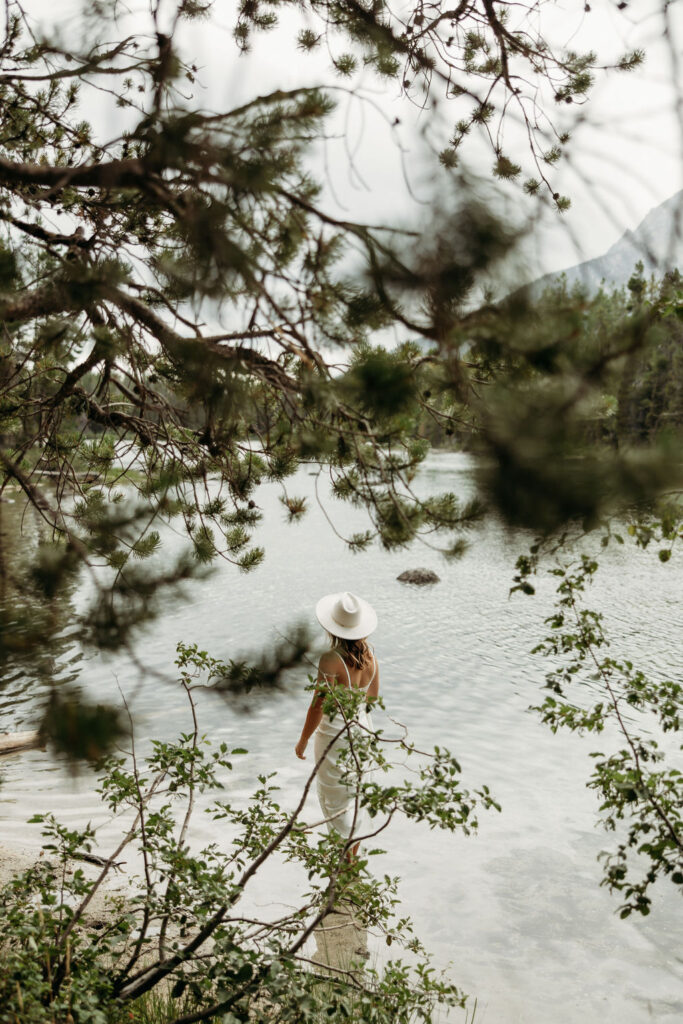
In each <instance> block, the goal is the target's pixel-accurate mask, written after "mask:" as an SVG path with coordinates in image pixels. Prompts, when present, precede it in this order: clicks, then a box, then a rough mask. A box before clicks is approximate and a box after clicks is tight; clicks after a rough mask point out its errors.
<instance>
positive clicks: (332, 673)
mask: <svg viewBox="0 0 683 1024" xmlns="http://www.w3.org/2000/svg"><path fill="white" fill-rule="evenodd" d="M319 670H320V675H321V676H324V677H325V679H326V680H327V681H328V682H330V683H331V682H332V681H333V680H334V681H335V682H336V683H340V684H341V685H342V686H347V687H350V688H351V689H352V690H367V689H369V687H370V686H371V684H372V683H373V681H374V679H375V675H376V673H377V662H376V660H375V656H374V654H373V653H372V652H371V651H368V657H367V658H366V659H365V661H364V663H363V664H362V665H361V666H360V667H359V666H357V665H349V663H348V662H347V661H346V660H345V658H344V656H343V654H342V652H341V651H338V650H336V649H332V650H331V651H327V652H326V653H325V654H323V656H322V658H321V659H320V665H319Z"/></svg>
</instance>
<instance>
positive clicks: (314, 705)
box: [294, 591, 379, 856]
mask: <svg viewBox="0 0 683 1024" xmlns="http://www.w3.org/2000/svg"><path fill="white" fill-rule="evenodd" d="M315 614H316V617H317V619H318V622H319V623H320V625H321V626H322V627H323V629H326V630H327V632H328V634H329V636H330V641H331V645H332V646H331V649H330V650H329V651H326V652H325V654H323V656H322V657H321V659H320V662H319V664H318V678H317V680H316V682H317V683H319V684H320V683H326V684H327V686H328V687H330V686H332V687H334V686H345V687H347V688H349V689H353V690H364V691H365V693H366V694H367V697H368V699H369V700H374V699H375V698H376V697H377V695H378V693H379V668H378V667H377V661H376V660H375V655H374V654H373V652H372V650H371V649H370V646H369V644H368V642H367V638H368V636H369V635H370V633H372V632H373V631H374V630H375V629H376V628H377V614H376V612H375V610H374V609H373V608H372V607H371V606H370V605H369V604H368V602H367V601H363V599H362V598H360V597H356V595H355V594H350V593H349V592H348V591H346V592H344V593H341V594H328V595H327V596H326V597H322V598H321V599H320V600H319V601H318V604H317V605H316V609H315ZM324 699H325V694H324V692H322V693H321V691H320V687H318V688H316V690H315V693H314V694H313V700H312V701H311V705H310V707H309V709H308V714H307V715H306V721H305V722H304V727H303V729H302V731H301V737H300V739H299V742H298V743H297V745H296V747H295V748H294V749H295V752H296V756H297V757H300V758H301V759H302V760H305V759H306V758H305V753H304V752H305V750H306V746H307V744H308V741H309V740H310V738H311V736H312V735H313V733H315V747H314V750H315V761H316V764H318V762H320V761H321V758H322V763H320V766H319V768H318V774H317V776H316V782H317V787H318V800H319V801H320V808H321V810H322V812H323V815H324V817H325V821H326V822H327V826H328V828H329V829H334V831H335V832H338V833H339V835H341V836H343V837H344V838H345V839H348V838H349V837H350V836H351V835H353V834H355V835H358V833H359V831H361V817H360V811H359V808H358V807H357V801H356V793H355V792H354V790H353V789H352V788H351V787H349V785H348V784H347V783H345V782H343V781H342V774H343V772H342V768H340V766H339V765H338V764H337V756H338V754H339V748H340V747H342V746H348V742H349V736H348V733H347V731H346V730H344V732H343V733H342V734H341V736H340V737H339V738H338V739H337V740H335V741H334V743H332V746H330V741H331V740H332V737H333V736H335V735H336V734H337V733H338V732H339V730H340V729H341V728H342V727H343V724H344V720H343V718H342V717H341V715H337V716H335V718H334V720H330V718H328V716H327V715H325V714H323V707H322V706H323V701H324ZM354 722H357V723H358V724H359V725H360V726H365V727H366V728H371V727H372V723H371V721H370V716H369V714H368V712H367V711H366V710H365V705H363V706H362V707H361V708H360V710H359V711H358V712H357V714H356V717H355V719H354ZM316 730H317V731H316ZM328 747H329V749H327V748H328ZM359 845H360V844H359V843H356V844H355V845H354V846H353V847H352V848H351V852H352V855H354V856H355V855H356V853H357V852H358V847H359Z"/></svg>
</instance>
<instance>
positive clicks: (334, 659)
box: [318, 651, 342, 676]
mask: <svg viewBox="0 0 683 1024" xmlns="http://www.w3.org/2000/svg"><path fill="white" fill-rule="evenodd" d="M341 668H342V660H341V657H340V656H339V654H337V652H336V651H325V653H324V654H322V655H321V656H320V661H319V662H318V670H319V671H320V672H322V673H323V674H324V675H328V676H336V675H337V674H338V673H339V672H340V671H341Z"/></svg>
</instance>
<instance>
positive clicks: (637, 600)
mask: <svg viewBox="0 0 683 1024" xmlns="http://www.w3.org/2000/svg"><path fill="white" fill-rule="evenodd" d="M473 474H474V467H473V463H472V461H471V459H470V458H469V457H467V456H465V455H461V454H435V455H432V456H430V457H429V459H428V460H427V463H426V465H425V467H424V468H423V470H422V473H421V477H420V486H421V487H422V488H424V489H426V490H454V491H455V492H456V493H457V494H459V495H460V496H462V497H467V496H468V495H471V494H472V492H473V487H474V484H473ZM287 487H288V491H289V492H290V494H307V495H308V496H309V497H310V498H311V502H310V509H309V512H308V515H307V516H306V517H305V518H304V519H303V520H301V521H300V522H297V523H294V524H288V523H286V522H285V517H284V513H283V509H282V506H281V505H280V504H279V502H278V500H277V496H278V493H279V492H278V490H277V488H276V487H275V486H270V485H269V486H266V487H264V488H262V489H261V491H260V492H259V495H258V504H259V505H260V506H262V507H263V509H264V512H265V519H264V524H263V526H262V527H261V528H260V530H259V531H258V541H259V543H262V544H263V546H265V548H266V560H265V563H264V565H263V566H262V567H261V568H259V569H257V570H256V571H255V572H254V573H253V574H251V575H249V576H246V577H244V576H242V575H241V574H239V573H238V572H237V571H236V570H235V569H234V568H233V567H231V566H229V565H222V566H221V567H220V568H219V569H218V571H217V572H216V573H215V574H214V575H213V576H212V577H211V578H210V579H209V580H208V581H205V582H203V583H201V584H193V585H191V586H189V587H188V588H187V597H188V599H187V601H185V602H183V603H180V602H173V603H170V604H169V605H168V607H167V609H166V611H165V613H164V614H163V615H162V616H161V618H160V619H159V620H158V621H157V622H156V623H155V624H154V626H153V627H152V628H151V629H150V630H149V631H148V633H147V634H146V636H145V638H144V641H143V642H141V643H140V644H139V646H138V653H139V656H140V658H141V659H142V660H143V661H144V663H145V664H146V665H148V666H149V667H150V668H151V669H154V670H156V671H157V672H160V673H164V674H168V675H172V672H173V658H174V648H175V644H176V641H177V640H180V639H182V640H186V641H195V642H197V643H198V644H200V645H201V646H202V647H203V648H205V649H207V650H208V651H209V652H210V653H211V654H213V655H215V656H217V657H226V658H227V657H235V656H237V655H239V654H243V653H245V652H248V651H249V650H258V649H260V647H261V646H263V645H264V644H267V643H268V642H269V641H270V640H271V639H277V636H278V634H285V635H286V634H287V633H288V631H289V630H291V628H292V624H293V623H295V622H296V621H300V620H305V621H307V622H308V623H309V624H311V626H313V625H314V618H313V611H312V610H313V607H314V605H315V601H316V599H317V597H318V596H320V595H322V594H324V593H327V592H329V591H332V590H343V589H350V590H353V591H356V592H358V593H360V594H361V595H363V596H366V597H367V598H368V599H369V600H370V601H371V602H372V603H373V605H374V606H375V607H376V608H377V611H378V613H379V621H380V625H379V628H378V630H377V633H376V635H375V637H374V640H375V649H376V652H377V655H378V659H379V662H380V666H381V678H382V691H383V695H384V698H385V700H386V704H387V710H388V712H389V713H390V714H391V715H392V716H393V717H394V718H396V719H398V720H400V721H401V722H404V723H406V724H407V725H408V727H409V729H410V732H411V735H412V737H413V738H414V739H415V741H416V742H417V743H418V745H424V744H428V745H430V746H433V745H434V744H439V745H441V746H446V747H449V748H450V749H451V750H452V751H453V752H454V753H455V754H456V755H457V757H458V758H459V760H460V762H461V764H462V768H463V781H464V784H465V785H467V786H469V787H471V788H474V787H476V786H478V785H480V784H481V783H487V784H488V785H489V786H490V787H491V790H492V792H493V794H494V796H495V797H496V798H497V799H498V800H499V801H500V803H501V804H502V813H501V814H500V815H499V814H496V812H495V811H492V812H489V813H488V814H482V815H481V816H480V829H479V833H478V835H476V836H473V837H470V838H465V837H461V836H452V835H450V834H446V833H440V832H430V831H429V830H428V829H425V828H422V827H420V826H418V825H414V824H409V823H406V822H403V821H397V822H395V823H394V824H392V826H391V828H390V830H389V831H388V832H387V833H385V835H384V836H383V843H382V845H383V846H384V847H385V848H386V851H387V852H386V854H385V855H383V856H381V857H377V858H373V861H372V867H373V870H374V871H376V872H381V873H384V872H386V873H389V874H392V875H393V874H399V875H400V876H401V878H402V883H401V889H400V892H401V896H402V899H403V908H402V911H403V912H405V913H408V914H410V915H411V916H412V917H413V919H414V921H415V925H416V931H417V934H418V935H420V936H421V937H422V938H423V940H424V942H425V944H426V946H427V947H428V948H429V949H431V951H432V952H433V953H434V954H435V958H436V962H437V964H438V965H440V966H443V967H446V966H449V965H450V968H449V969H450V973H451V975H452V977H453V979H454V980H455V981H456V982H457V983H458V984H459V985H460V986H461V987H462V988H463V989H464V990H465V991H466V992H469V993H470V994H471V995H472V997H473V998H474V997H476V999H477V1013H476V1017H475V1022H476V1024H594V1022H595V1024H598V1022H600V1024H643V1022H649V1021H656V1022H660V1024H674V1022H677V1024H680V1021H681V1020H682V1019H683V955H682V953H681V932H682V926H681V903H680V898H679V897H678V896H677V894H676V891H675V888H674V886H672V885H671V884H670V883H669V884H668V885H667V884H663V885H662V886H661V888H660V889H659V890H658V891H657V892H656V894H655V899H654V905H653V910H652V914H651V916H650V917H649V918H647V919H638V920H636V919H635V918H631V919H629V920H627V921H620V920H619V919H618V918H617V916H616V915H615V910H616V907H617V900H616V898H614V897H611V896H609V894H608V893H607V892H606V891H605V890H604V889H601V888H600V887H599V882H600V879H601V868H600V865H599V863H598V862H597V860H596V857H597V854H598V853H599V852H600V850H601V849H603V848H606V847H607V846H608V845H611V844H612V843H613V837H610V836H606V835H605V834H604V833H602V832H601V831H599V830H596V828H595V822H596V815H597V801H596V798H595V796H594V795H593V794H592V793H591V792H589V791H588V790H586V788H585V781H586V779H587V778H588V775H589V773H590V768H591V761H590V759H589V757H588V754H589V752H590V751H591V750H595V749H605V748H606V745H608V744H609V742H610V741H609V739H607V738H597V739H596V738H595V737H593V738H589V739H581V738H578V737H575V736H571V735H557V736H553V735H552V734H551V733H550V732H549V731H548V730H547V729H546V728H545V727H543V726H541V724H540V723H539V721H538V719H537V717H536V716H535V715H534V714H533V713H530V712H528V710H527V708H528V706H529V704H531V703H535V702H538V700H539V695H540V694H541V690H542V685H543V674H544V669H545V665H544V662H543V660H542V659H540V658H538V657H532V656H531V655H530V654H529V651H530V648H531V647H532V646H533V645H534V644H535V643H536V642H537V641H538V640H539V639H540V637H541V636H543V634H544V629H543V625H542V621H543V617H544V615H546V614H547V613H548V610H549V608H550V607H551V605H552V584H551V581H550V580H547V581H545V582H542V583H541V585H540V586H539V593H538V595H537V596H536V597H535V598H531V599H530V598H524V597H521V596H519V595H515V596H513V597H512V598H509V597H508V591H509V587H510V581H511V577H512V571H513V566H514V561H515V559H516V557H517V555H518V554H520V553H521V552H523V551H524V550H526V547H527V546H528V541H527V540H526V539H525V538H523V537H521V536H520V535H516V536H515V535H510V534H509V533H506V532H505V531H504V530H503V529H502V528H501V527H500V526H499V525H498V524H497V523H496V522H494V521H491V520H489V521H488V522H485V523H483V524H481V525H480V526H478V527H477V528H476V529H475V530H474V531H473V533H472V534H471V545H470V547H469V549H468V551H467V552H466V553H465V555H464V556H463V557H462V558H461V559H460V560H458V561H455V562H448V563H447V562H445V561H444V560H443V559H442V558H441V556H440V555H439V554H438V552H436V551H434V550H432V549H430V548H428V547H425V546H423V545H421V544H415V545H414V546H413V547H412V548H411V549H410V550H409V551H403V552H396V553H391V554H387V553H386V552H382V551H381V550H380V549H378V548H373V549H371V550H369V551H368V552H366V553H363V554H360V555H353V554H351V553H350V552H349V551H348V550H347V549H346V547H345V546H344V545H343V543H342V542H341V540H339V539H338V537H336V536H335V533H334V532H333V530H332V528H331V527H330V525H329V523H328V522H327V520H326V518H325V516H324V515H323V512H322V511H321V509H320V508H319V507H318V505H317V504H316V503H315V499H314V496H313V479H312V477H311V476H310V475H309V473H308V472H307V469H306V468H303V469H302V470H300V472H299V474H298V475H297V477H296V479H294V480H293V481H288V483H287ZM325 507H326V510H327V512H328V514H329V515H330V516H331V518H332V519H333V521H334V523H335V525H336V526H337V528H338V529H339V530H340V532H342V533H344V532H346V533H349V532H352V531H353V530H354V529H357V528H358V526H359V525H360V520H362V516H361V514H360V513H358V512H356V511H354V510H351V509H349V508H348V507H347V506H345V505H341V504H339V503H335V502H330V501H326V502H325ZM677 561H680V556H674V559H673V560H672V562H671V563H669V564H668V565H661V564H660V563H659V561H658V560H657V558H656V554H655V553H653V552H642V551H639V550H637V549H635V548H634V546H633V545H631V544H627V545H625V546H624V547H623V548H620V547H617V546H614V547H612V546H610V548H608V549H607V551H606V552H605V553H604V555H603V556H602V558H601V562H602V567H601V570H600V572H599V574H598V577H597V579H596V582H595V585H594V587H593V590H592V593H591V595H590V603H591V606H592V607H595V608H598V609H600V610H602V611H604V612H605V614H606V617H607V625H608V628H609V631H610V633H611V636H612V638H613V642H614V650H615V651H616V652H618V653H619V654H628V655H629V656H631V657H632V658H633V659H634V660H635V661H636V662H637V664H639V665H640V666H642V667H643V668H646V669H648V670H650V671H652V672H656V673H658V674H661V675H665V676H668V677H673V678H680V663H681V654H682V653H683V642H682V639H681V629H680V609H681V602H682V599H683V574H682V573H681V567H680V565H679V564H677ZM416 566H425V567H427V568H433V569H435V570H436V572H437V573H438V574H439V576H440V577H441V582H440V583H439V584H437V585H435V586H433V587H430V588H424V589H417V588H413V587H407V586H405V585H402V584H400V583H398V582H397V581H396V576H397V575H398V574H399V573H400V572H401V571H402V570H403V569H406V568H410V567H416ZM321 642H322V641H321ZM81 682H82V684H83V686H84V687H85V688H86V689H87V690H88V691H92V692H93V693H95V692H96V693H98V694H100V695H101V696H102V697H103V698H105V699H112V700H116V699H117V685H120V686H121V688H122V689H123V690H124V692H125V693H126V695H127V697H128V700H129V702H130V704H131V707H132V709H133V712H134V715H135V720H136V730H137V735H138V736H139V737H141V738H142V737H145V736H159V737H168V738H170V737H172V736H173V735H175V734H176V733H177V732H178V731H179V730H180V729H182V728H186V727H187V715H186V709H185V705H184V703H183V700H182V699H181V695H180V693H179V690H178V688H176V687H174V686H173V684H172V683H171V682H167V683H164V682H162V681H160V680H159V679H158V678H156V677H148V678H147V679H142V680H141V678H140V675H139V672H138V670H137V669H135V668H134V667H132V666H131V665H130V663H129V662H127V660H126V659H125V658H122V657H121V658H115V659H109V660H105V659H103V658H100V657H98V658H90V659H88V660H86V661H85V662H84V664H83V672H82V676H81ZM305 685H306V680H305V672H303V671H302V672H301V673H299V674H298V676H296V677H294V678H292V680H291V681H290V683H289V686H288V688H287V690H286V691H285V692H282V693H278V694H270V695H269V696H268V698H267V699H264V698H263V697H262V696H258V695H256V696H254V697H253V698H252V699H251V700H250V701H249V708H248V711H247V712H246V713H241V712H238V711H237V710H236V709H235V708H234V707H233V706H231V705H230V704H226V703H225V702H223V701H220V700H218V699H217V698H215V697H213V696H211V697H209V696H207V697H204V698H203V699H202V702H201V704H202V706H201V707H200V716H201V722H202V724H203V727H204V729H205V730H206V732H207V733H208V734H209V736H210V737H211V739H212V740H214V741H216V742H220V741H221V740H223V739H226V740H227V741H228V742H229V743H231V744H232V745H237V743H239V745H240V746H245V747H247V748H248V749H249V756H248V757H246V758H244V759H243V760H242V761H241V762H240V763H239V765H238V767H237V769H236V771H235V773H234V777H233V778H232V779H231V781H230V790H229V793H230V796H231V797H232V799H234V800H245V801H246V800H247V799H248V795H249V792H250V791H251V789H252V788H253V787H254V784H255V778H256V775H257V774H258V773H259V772H269V771H277V773H278V781H279V784H280V786H281V787H282V791H283V792H282V802H283V803H284V804H285V805H293V804H294V803H295V801H296V799H297V796H298V794H299V792H300V790H301V786H302V785H303V782H304V779H305V777H306V772H307V769H308V764H309V763H310V762H307V763H303V762H301V761H298V760H297V759H296V758H295V757H294V753H293V747H294V744H295V742H296V740H297V738H298V735H299V731H300V728H301V724H302V721H303V716H304V713H305V708H306V701H307V698H306V695H305V694H304V693H303V688H304V686H305ZM0 699H1V701H2V703H1V705H0V707H1V710H2V713H3V718H2V723H1V724H0V731H5V730H11V729H13V728H28V727H29V726H30V722H31V715H32V713H33V699H32V700H28V701H27V700H25V699H23V698H22V692H21V691H20V688H19V687H18V686H16V685H15V686H14V688H13V687H12V686H10V687H8V688H7V689H6V690H5V691H4V693H3V694H2V695H1V698H0ZM376 724H384V723H383V722H381V720H378V716H376ZM389 727H390V723H387V729H388V728H389ZM0 767H1V769H2V778H3V785H2V787H0V837H1V839H2V841H3V842H4V843H6V844H9V845H11V844H12V843H16V844H20V843H21V844H26V843H27V842H30V841H31V840H32V837H36V835H37V833H36V829H35V827H29V826H26V825H25V824H24V821H25V819H26V818H27V817H28V816H29V815H30V814H31V813H33V812H35V811H39V810H46V809H54V810H55V811H56V812H57V813H58V814H59V816H60V817H62V818H63V819H64V820H65V821H69V822H83V821H85V820H92V821H93V822H97V823H99V824H100V826H101V829H100V834H101V842H102V844H103V847H104V848H105V849H106V846H107V841H108V840H110V839H112V838H113V836H114V835H115V826H114V825H113V824H112V823H110V822H109V823H108V822H107V821H106V816H105V815H104V814H103V812H102V811H101V809H100V807H99V804H98V801H97V796H96V794H95V793H94V788H93V780H92V778H91V776H90V775H88V773H84V774H81V775H80V776H79V777H78V778H77V779H73V778H72V777H71V776H70V775H69V773H68V772H67V770H66V769H65V768H64V766H62V765H60V764H55V763H54V760H53V759H52V758H51V757H50V756H49V755H47V754H44V753H41V752H30V753H24V754H22V755H21V756H16V757H12V758H4V759H3V761H2V765H1V766H0ZM308 810H309V815H310V817H313V816H314V815H315V814H316V808H315V803H314V800H313V799H311V805H310V807H309V808H308ZM195 839H196V841H197V842H202V841H207V840H209V839H218V840H219V841H220V831H219V830H217V829H216V827H215V826H214V825H213V824H212V823H210V822H208V821H202V820H201V815H199V816H198V818H197V822H196V826H195ZM299 884H300V879H299V878H298V877H297V875H296V872H295V871H294V870H293V869H292V868H288V867H286V866H282V865H274V866H273V867H272V868H271V870H269V871H268V872H266V873H265V874H264V875H263V876H262V877H259V878H257V879H256V880H255V885H254V888H253V891H252V893H251V895H250V899H251V901H252V902H253V904H254V905H255V906H258V907H261V908H264V907H270V906H271V905H272V904H274V903H280V904H283V903H286V904H292V903H294V902H295V899H296V889H297V886H298V885H299ZM372 946H373V937H372V936H370V947H371V949H372ZM374 953H375V955H376V956H377V957H378V958H381V957H382V956H384V955H385V953H386V950H385V951H382V950H381V949H380V948H379V946H377V948H376V949H375V950H374ZM453 1019H456V1020H458V1019H459V1020H462V1019H464V1018H463V1016H462V1015H458V1014H454V1016H453Z"/></svg>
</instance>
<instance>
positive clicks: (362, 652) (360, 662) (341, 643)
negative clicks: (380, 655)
mask: <svg viewBox="0 0 683 1024" xmlns="http://www.w3.org/2000/svg"><path fill="white" fill-rule="evenodd" d="M329 636H330V646H331V647H332V649H333V650H337V651H338V652H339V653H340V654H341V656H342V658H343V660H344V661H345V662H346V664H347V665H350V666H351V668H363V666H364V665H367V663H368V662H369V660H370V657H371V651H370V645H369V643H368V641H367V639H366V638H365V637H363V638H362V639H360V640H346V639H345V638H344V637H343V636H335V635H334V633H330V634H329Z"/></svg>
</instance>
